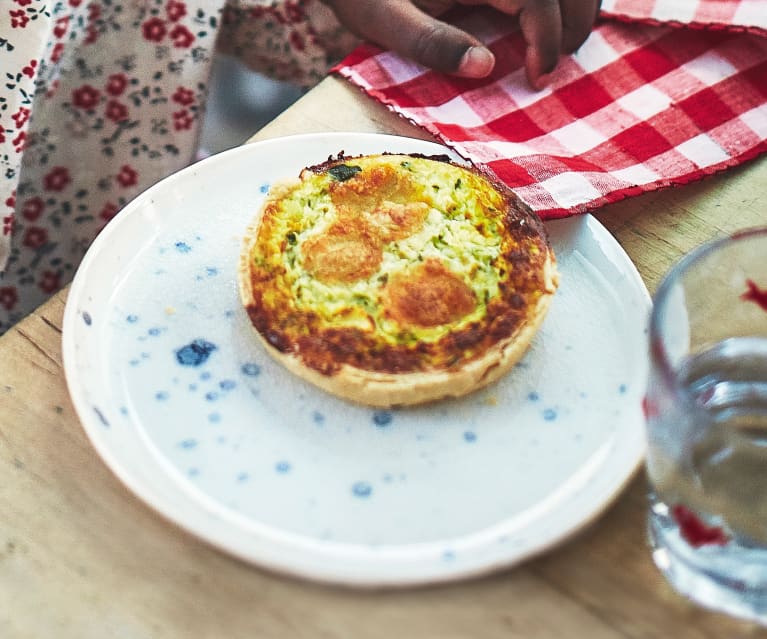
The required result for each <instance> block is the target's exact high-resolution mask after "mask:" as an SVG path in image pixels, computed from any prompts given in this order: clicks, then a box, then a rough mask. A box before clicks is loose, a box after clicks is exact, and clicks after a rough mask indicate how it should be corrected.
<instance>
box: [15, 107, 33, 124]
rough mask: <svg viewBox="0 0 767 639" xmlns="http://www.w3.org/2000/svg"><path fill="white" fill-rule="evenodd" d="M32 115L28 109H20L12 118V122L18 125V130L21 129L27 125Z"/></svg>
mask: <svg viewBox="0 0 767 639" xmlns="http://www.w3.org/2000/svg"><path fill="white" fill-rule="evenodd" d="M30 114H31V111H30V110H29V109H27V108H26V107H19V110H18V111H16V113H14V114H13V115H12V116H11V120H13V121H14V122H15V123H16V128H17V129H20V128H21V127H23V126H24V125H25V124H26V123H27V120H29V116H30Z"/></svg>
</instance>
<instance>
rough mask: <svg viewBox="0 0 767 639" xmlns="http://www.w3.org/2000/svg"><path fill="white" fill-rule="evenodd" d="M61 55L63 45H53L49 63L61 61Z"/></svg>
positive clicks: (61, 43)
mask: <svg viewBox="0 0 767 639" xmlns="http://www.w3.org/2000/svg"><path fill="white" fill-rule="evenodd" d="M62 53H64V43H63V42H57V43H56V44H54V45H53V49H52V50H51V62H58V61H59V60H61V54H62Z"/></svg>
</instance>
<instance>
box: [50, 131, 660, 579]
mask: <svg viewBox="0 0 767 639" xmlns="http://www.w3.org/2000/svg"><path fill="white" fill-rule="evenodd" d="M341 150H343V151H345V152H346V153H349V154H353V153H368V152H376V151H394V152H402V151H404V152H421V153H444V152H446V149H445V148H443V147H440V146H437V145H434V144H431V143H427V142H422V141H419V140H413V139H408V138H399V137H392V136H383V135H372V134H342V133H339V134H317V135H307V136H296V137H292V138H282V139H275V140H269V141H265V142H259V143H255V144H251V145H247V146H243V147H240V148H237V149H234V150H232V151H227V152H225V153H222V154H220V155H216V156H214V157H211V158H208V159H207V160H204V161H202V162H199V163H198V164H195V165H193V166H191V167H189V168H187V169H185V170H183V171H181V172H179V173H177V174H175V175H173V176H171V177H170V178H168V179H166V180H164V181H163V182H161V183H159V184H157V185H156V186H155V187H153V188H151V189H149V190H148V191H146V192H145V193H144V194H143V195H141V196H140V197H138V198H137V199H136V200H134V201H133V202H132V203H130V204H129V205H128V206H127V207H126V208H125V209H124V210H123V211H122V212H121V213H120V214H119V215H118V216H117V217H116V218H115V219H114V220H113V221H112V222H111V223H110V224H109V225H108V227H107V228H106V229H105V230H104V232H103V233H102V234H101V235H100V236H99V237H98V238H97V240H96V241H95V242H94V244H93V246H92V248H91V249H90V251H89V252H88V254H87V255H86V257H85V259H84V261H83V263H82V265H81V267H80V270H79V271H78V273H77V276H76V278H75V280H74V282H73V284H72V287H71V290H70V293H69V299H68V302H67V307H66V312H65V315H64V337H63V349H64V366H65V370H66V377H67V382H68V384H69V389H70V392H71V395H72V399H73V402H74V405H75V408H76V410H77V413H78V415H79V417H80V419H81V421H82V424H83V426H84V428H85V430H86V431H87V433H88V436H89V437H90V439H91V441H92V442H93V445H94V446H95V448H96V450H97V451H98V452H99V454H100V455H101V456H102V458H103V459H104V461H105V462H106V463H107V464H108V465H109V467H110V468H111V469H112V470H113V471H114V472H115V474H116V475H117V476H118V477H119V478H120V479H121V480H122V481H123V482H124V483H125V484H126V485H127V486H128V487H129V488H130V489H131V490H132V491H133V492H134V493H135V494H136V495H138V496H139V497H140V498H141V499H143V500H144V501H145V502H147V503H148V504H150V505H151V506H152V507H153V508H155V509H156V510H157V511H159V512H160V513H162V514H163V515H165V516H166V517H168V518H169V519H170V520H172V521H173V522H175V523H177V524H179V525H180V526H182V527H183V528H185V529H186V530H188V531H189V532H191V533H193V534H195V535H197V536H199V537H200V538H202V539H204V540H206V541H208V542H210V543H211V544H213V545H215V546H217V547H219V548H221V549H223V550H225V551H227V552H230V553H232V554H234V555H236V556H238V557H240V558H243V559H245V560H247V561H250V562H253V563H255V564H257V565H260V566H263V567H267V568H269V569H273V570H277V571H280V572H284V573H288V574H292V575H298V576H302V577H306V578H310V579H317V580H322V581H328V582H334V583H343V584H348V585H359V586H382V585H406V584H417V583H426V582H438V581H446V580H452V579H457V578H460V577H465V576H468V575H474V574H478V573H482V572H487V571H490V570H493V569H497V568H500V567H505V566H511V565H513V564H515V563H517V562H519V561H521V560H523V559H525V558H528V557H530V556H532V555H534V554H537V553H540V552H542V551H543V550H545V549H547V548H549V547H551V546H552V545H553V544H555V543H557V542H560V541H561V540H563V539H565V538H566V537H567V536H568V535H570V534H572V533H573V532H574V531H576V530H578V529H579V528H581V527H582V526H583V525H585V524H586V523H588V522H590V521H592V520H593V519H594V518H595V517H596V515H598V514H599V513H600V512H601V511H602V510H603V509H604V508H605V507H606V506H607V505H608V504H609V503H610V501H611V500H612V499H613V498H614V497H615V496H616V495H617V493H618V492H619V491H620V490H621V489H622V487H623V486H624V485H625V483H626V481H627V480H628V479H629V478H630V476H631V475H632V473H633V472H634V470H635V469H636V468H637V466H638V464H639V463H640V461H641V458H642V455H643V451H644V438H643V431H642V415H641V408H640V404H641V397H642V394H643V385H644V376H645V348H646V336H645V318H646V315H647V312H648V309H649V304H650V302H649V296H648V294H647V291H646V289H645V287H644V285H643V284H642V282H641V280H640V278H639V276H638V274H637V272H636V270H635V268H634V266H633V265H632V263H631V262H630V260H629V259H628V257H627V256H626V254H625V253H624V252H623V251H622V249H621V248H620V247H619V246H618V244H617V243H616V242H615V240H614V239H613V238H612V236H611V235H610V234H609V233H608V232H607V231H606V230H605V229H604V228H603V227H602V226H601V225H600V224H599V223H598V222H597V221H596V220H595V219H594V218H592V217H591V216H580V217H576V218H570V219H567V220H561V221H557V222H553V223H550V224H549V225H548V229H549V231H550V233H551V237H552V241H553V244H554V248H555V251H556V253H557V256H558V260H559V268H560V271H561V287H560V290H559V291H558V292H557V295H556V296H555V299H554V301H553V304H552V307H551V310H550V312H549V315H548V317H547V319H546V321H545V323H544V326H543V328H542V329H541V331H540V332H539V334H538V335H537V336H536V338H535V340H534V342H533V344H532V347H531V349H530V351H529V352H528V354H527V355H526V356H525V358H524V359H523V360H522V361H521V362H520V364H519V365H518V366H517V367H516V368H515V370H514V371H512V372H511V373H510V374H509V375H508V376H507V377H505V378H504V379H503V380H501V381H500V382H499V383H497V384H495V385H493V386H492V387H490V388H487V389H485V390H482V391H480V392H478V393H476V394H474V395H471V396H469V397H466V398H464V399H462V400H460V401H447V402H444V403H439V404H436V405H433V406H430V407H421V408H411V409H402V410H394V411H380V410H371V409H366V408H362V407H359V406H353V405H351V404H349V403H346V402H344V401H342V400H339V399H336V398H334V397H331V396H329V395H327V394H325V393H324V392H322V391H320V390H318V389H316V388H314V387H311V386H309V385H307V384H306V383H304V382H303V381H301V380H300V379H297V378H296V377H294V376H292V375H291V374H290V373H289V372H287V371H286V370H284V369H282V368H281V367H280V366H279V365H277V364H276V363H275V362H274V361H272V359H271V358H270V357H269V356H268V355H267V354H266V353H265V352H264V350H263V349H262V347H261V346H260V345H259V343H258V342H257V340H256V339H255V338H254V335H253V333H252V328H251V326H250V324H249V322H248V319H247V317H246V315H245V313H244V311H243V309H242V308H241V307H240V302H239V298H238V293H237V285H236V268H237V259H238V255H239V253H240V243H241V237H242V235H243V232H244V230H245V228H246V227H247V225H248V224H249V223H250V221H251V219H252V217H253V215H254V213H255V212H256V210H257V209H258V207H259V204H260V202H261V201H262V198H263V196H264V193H265V192H266V190H267V188H268V187H269V185H270V183H272V182H273V181H274V180H276V179H279V178H283V177H285V176H291V175H297V174H298V171H299V170H300V169H301V167H302V166H304V165H305V164H311V163H317V162H320V161H323V160H324V159H326V158H327V157H328V156H329V155H331V154H335V153H338V152H339V151H341Z"/></svg>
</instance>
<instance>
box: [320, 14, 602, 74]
mask: <svg viewBox="0 0 767 639" xmlns="http://www.w3.org/2000/svg"><path fill="white" fill-rule="evenodd" d="M323 1H324V2H325V3H326V4H327V5H329V6H330V7H331V8H332V9H333V11H334V12H335V14H336V16H337V17H338V19H339V20H340V21H341V22H342V23H343V24H344V25H345V26H346V27H347V28H348V29H349V30H350V31H352V32H353V33H355V34H357V35H359V36H360V37H363V38H365V39H367V40H370V41H371V42H375V43H376V44H379V45H380V46H383V47H386V48H388V49H392V50H394V51H397V52H398V53H401V54H402V55H405V56H407V57H409V58H411V59H413V60H415V61H416V62H419V63H420V64H423V65H424V66H427V67H430V68H432V69H436V70H438V71H444V72H446V73H453V74H456V75H459V76H463V77H470V78H481V77H484V76H486V75H488V74H489V73H490V72H491V71H492V69H493V65H494V64H495V59H494V57H493V55H492V53H491V52H490V51H489V50H488V49H487V48H485V47H484V46H482V44H481V43H480V42H479V41H478V40H477V39H476V38H475V37H473V36H472V35H470V34H468V33H466V32H464V31H461V30H460V29H458V28H456V27H453V26H450V25H448V24H445V23H444V22H440V21H439V20H437V19H436V18H435V17H433V16H437V15H439V14H441V13H443V12H444V11H446V10H447V9H449V8H450V7H451V6H454V5H456V4H465V5H480V4H484V5H489V6H492V7H495V8H496V9H498V10H499V11H502V12H504V13H508V14H511V15H519V24H520V28H521V30H522V34H523V36H524V38H525V41H526V42H527V54H526V60H525V68H526V71H527V78H528V80H529V81H530V83H531V84H532V85H533V86H535V87H537V88H542V87H543V86H544V85H545V84H546V82H547V79H548V78H547V76H548V74H550V73H551V72H552V71H553V70H554V68H555V67H556V65H557V61H558V60H559V56H560V54H561V53H570V52H572V51H575V49H577V48H578V47H579V46H580V45H581V44H583V42H584V41H585V40H586V38H587V37H588V35H589V33H590V32H591V28H592V27H593V26H594V21H595V20H596V17H597V14H598V12H599V5H600V0H323Z"/></svg>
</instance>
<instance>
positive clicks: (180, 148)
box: [0, 0, 351, 334]
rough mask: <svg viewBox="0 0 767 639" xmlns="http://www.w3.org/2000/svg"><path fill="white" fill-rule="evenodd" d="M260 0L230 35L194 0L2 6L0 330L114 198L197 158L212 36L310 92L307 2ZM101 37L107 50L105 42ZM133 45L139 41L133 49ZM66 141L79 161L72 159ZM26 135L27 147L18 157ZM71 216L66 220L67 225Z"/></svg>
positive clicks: (51, 287)
mask: <svg viewBox="0 0 767 639" xmlns="http://www.w3.org/2000/svg"><path fill="white" fill-rule="evenodd" d="M256 2H257V3H258V4H257V6H255V7H253V6H250V7H245V6H241V7H240V8H238V9H236V10H233V11H231V14H232V16H233V17H234V18H236V19H234V21H233V23H232V24H233V25H236V26H235V30H236V33H230V32H226V33H224V32H223V30H222V25H223V23H224V20H223V19H222V18H223V16H221V15H219V7H220V5H219V4H218V3H216V4H215V5H211V4H209V3H205V2H203V1H202V0H128V2H125V1H124V0H114V2H109V3H106V2H104V0H60V1H59V2H58V3H54V4H51V3H45V2H42V0H0V6H2V8H1V9H0V24H2V26H0V34H1V35H0V37H4V38H8V37H9V36H10V38H9V40H8V44H10V45H12V46H13V47H14V49H13V50H10V49H8V50H7V52H9V53H10V56H8V55H5V53H6V50H5V49H4V50H3V51H4V53H0V58H2V59H3V60H4V61H5V62H6V64H5V65H3V64H2V63H0V72H2V73H4V74H6V75H7V80H6V81H5V82H4V83H3V84H2V85H1V86H0V100H2V101H3V102H2V103H4V104H6V105H7V106H6V110H5V112H4V114H3V115H2V116H1V117H0V119H1V120H2V123H0V147H2V149H1V150H2V153H3V154H5V155H4V157H6V158H7V160H6V163H5V164H3V166H2V167H0V169H1V171H0V188H4V190H2V191H0V192H2V196H0V256H3V257H5V256H6V255H9V259H8V262H7V263H6V265H5V266H6V270H5V273H4V274H3V279H2V280H0V285H1V286H3V287H4V288H3V289H2V290H3V293H2V300H1V301H0V334H1V333H2V332H3V331H4V330H7V328H9V327H10V326H11V325H13V323H15V322H16V321H18V320H19V319H21V318H22V317H23V316H24V315H25V314H26V313H28V312H29V311H30V310H32V308H34V307H36V306H38V305H39V303H40V301H42V299H43V298H44V293H43V291H45V292H54V291H55V290H57V289H59V288H60V286H61V285H64V284H66V282H67V281H68V280H69V278H71V276H72V274H73V272H74V268H75V267H76V266H77V264H78V262H79V260H80V259H81V258H82V255H83V253H84V251H85V250H86V249H87V247H88V246H89V244H90V242H91V241H92V240H93V238H94V237H95V236H96V234H97V233H98V232H100V231H101V229H102V228H103V227H104V226H105V225H106V224H107V223H108V222H109V220H110V219H112V217H114V215H116V214H117V212H118V211H119V209H120V208H121V207H122V205H123V198H122V195H123V194H130V195H132V194H133V193H135V192H136V191H137V190H138V189H143V188H144V187H146V186H148V185H150V184H152V183H154V182H155V181H156V180H158V179H161V178H162V177H163V176H164V175H165V174H167V173H168V172H170V171H172V170H176V169H178V168H182V167H183V166H185V165H186V164H188V163H189V161H191V160H192V158H194V157H195V155H194V153H195V148H196V144H197V141H198V137H199V136H198V133H199V126H200V124H201V114H202V106H203V104H202V103H201V101H202V100H203V98H204V97H205V93H206V83H207V81H208V73H209V62H210V58H211V55H212V52H213V49H214V46H215V42H216V39H217V38H218V37H219V36H220V35H222V37H224V38H225V39H227V40H228V41H231V42H233V43H234V42H236V43H242V45H245V43H247V47H244V48H247V49H248V50H249V51H250V50H252V51H258V54H256V55H255V59H254V60H252V61H250V62H251V63H252V64H253V65H255V66H256V67H257V68H259V70H261V71H264V72H266V73H269V74H276V77H278V78H279V79H283V80H295V81H299V78H300V79H301V81H302V83H303V84H308V83H309V82H313V81H314V80H315V79H316V78H319V77H320V76H321V75H322V74H323V73H324V72H325V71H326V70H327V60H328V57H327V55H326V53H327V52H326V51H325V50H324V49H321V48H318V49H317V50H316V51H314V50H313V51H298V50H297V49H296V48H295V47H291V46H290V43H289V41H288V38H289V35H290V31H291V30H292V29H297V30H298V32H299V33H300V34H301V35H303V37H304V39H305V42H304V44H305V46H306V49H309V47H310V46H318V47H321V43H320V44H319V45H316V44H315V43H313V42H312V41H311V40H310V39H309V38H308V34H310V33H312V30H311V27H310V26H309V24H308V23H307V24H306V25H302V26H300V27H295V26H294V24H295V23H294V22H293V21H294V20H300V19H301V16H302V14H303V12H304V6H305V3H304V2H303V1H295V0H287V3H288V4H289V5H290V6H289V7H286V0H276V3H275V4H274V5H273V6H268V5H269V2H267V1H265V0H256ZM6 4H7V6H6ZM223 4H224V3H223V2H221V5H223ZM228 4H230V5H232V4H235V3H234V2H231V3H228ZM306 6H309V5H306ZM250 9H253V12H252V14H251V12H250ZM228 13H229V10H227V9H225V10H224V15H227V14H228ZM252 16H261V18H257V19H256V18H253V17H252ZM307 19H309V18H307ZM280 25H285V26H280ZM3 27H4V28H5V30H6V33H2V29H3ZM17 33H18V34H19V35H18V36H17V35H16V34H17ZM40 35H42V38H43V39H42V40H39V39H38V36H40ZM14 38H16V39H15V40H14ZM107 38H108V39H109V40H110V43H111V44H110V47H106V46H104V47H102V46H101V45H102V44H105V42H102V41H101V40H106V39H107ZM137 41H138V42H144V46H143V47H135V44H136V42H137ZM350 44H351V43H350ZM91 45H95V46H92V47H91ZM238 46H240V45H239V44H238ZM134 49H138V50H134ZM129 50H130V51H129ZM134 53H135V55H134ZM333 55H335V54H333ZM245 57H246V58H247V57H248V56H247V55H246V56H245ZM8 63H9V64H8ZM31 91H35V92H36V93H37V94H38V97H39V98H44V99H45V100H46V101H47V107H48V109H49V112H48V113H47V114H46V117H49V120H48V122H45V123H43V122H42V118H41V119H39V120H38V119H36V117H35V116H36V113H35V111H34V109H33V108H32V107H31V106H30V104H29V103H28V102H27V101H26V100H27V99H28V97H29V95H30V94H31ZM9 98H10V100H9ZM163 109H164V110H165V111H164V112H163V111H162V110H163ZM30 110H31V111H32V113H31V114H30V113H29V111H30ZM126 119H127V121H128V122H129V124H128V126H126V121H125V120H126ZM128 131H130V132H129V133H128ZM123 133H124V134H123ZM73 136H74V137H75V138H76V141H77V150H76V153H77V154H81V155H83V158H82V159H83V160H84V162H83V163H82V164H81V163H80V162H79V161H78V162H76V163H72V164H70V162H71V158H72V151H73V149H72V146H71V144H69V141H71V140H72V139H73ZM31 140H34V141H35V144H36V146H35V147H34V148H35V153H29V154H28V155H27V150H25V149H27V148H29V147H31V144H30V141H31ZM22 151H23V154H22ZM22 158H23V161H24V163H25V166H26V167H27V170H28V172H27V174H26V175H27V178H28V181H27V182H26V183H25V191H24V196H23V197H20V198H14V197H13V196H11V195H10V193H11V192H12V190H13V189H14V188H15V186H16V184H17V182H18V179H19V171H18V167H19V163H20V162H21V161H22ZM66 210H70V211H71V213H72V215H71V216H69V217H66V218H62V217H61V216H60V215H61V212H62V211H66ZM25 242H26V243H25ZM14 245H15V246H14ZM9 249H11V250H10V253H9ZM11 308H12V310H10V309H11Z"/></svg>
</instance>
